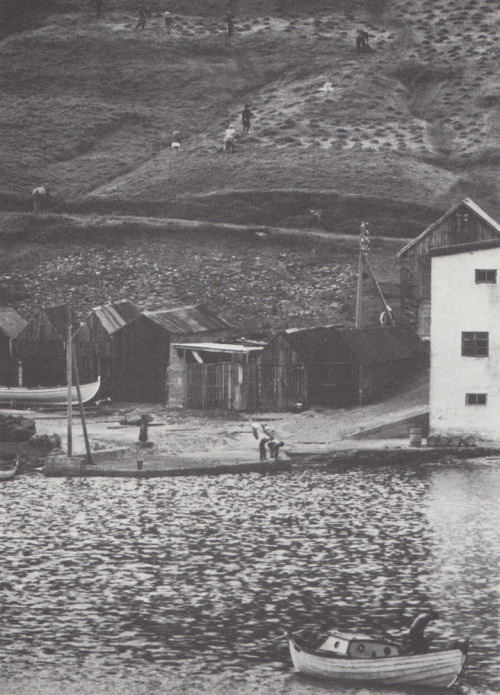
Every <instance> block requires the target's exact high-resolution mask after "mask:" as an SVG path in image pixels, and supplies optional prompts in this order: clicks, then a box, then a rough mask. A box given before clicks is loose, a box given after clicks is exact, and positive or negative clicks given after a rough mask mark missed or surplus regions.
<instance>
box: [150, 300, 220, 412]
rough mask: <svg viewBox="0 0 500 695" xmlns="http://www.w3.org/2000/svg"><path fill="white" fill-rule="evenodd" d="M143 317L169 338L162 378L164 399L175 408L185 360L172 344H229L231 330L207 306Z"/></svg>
mask: <svg viewBox="0 0 500 695" xmlns="http://www.w3.org/2000/svg"><path fill="white" fill-rule="evenodd" d="M143 316H144V317H145V318H146V319H148V320H150V321H151V322H153V323H155V324H156V325H157V326H159V327H160V328H161V329H162V330H163V331H165V334H166V335H167V336H168V338H166V339H167V341H168V344H167V350H168V352H167V355H168V374H167V376H166V378H165V397H166V398H168V404H169V405H170V406H174V407H182V406H183V405H184V400H185V393H184V361H183V359H181V358H179V355H178V352H177V351H176V350H172V351H170V344H171V343H180V342H183V343H188V342H190V343H200V342H209V341H220V342H221V341H230V340H231V339H232V337H233V333H234V329H233V327H232V326H231V325H230V324H229V323H228V322H227V321H226V320H225V319H224V318H223V317H222V316H220V315H219V314H217V313H215V312H214V311H213V310H212V309H211V308H210V307H209V306H208V305H206V304H196V305H188V306H181V307H176V308H173V309H158V310H156V311H145V312H144V314H143Z"/></svg>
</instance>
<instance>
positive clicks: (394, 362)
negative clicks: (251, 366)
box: [257, 326, 423, 410]
mask: <svg viewBox="0 0 500 695" xmlns="http://www.w3.org/2000/svg"><path fill="white" fill-rule="evenodd" d="M422 360H423V356H422V352H421V348H420V344H419V341H418V339H417V338H416V336H415V335H414V334H413V333H412V332H411V331H409V330H405V329H401V328H393V327H386V328H364V329H342V328H338V327H332V326H329V327H328V326H326V327H322V326H321V327H316V328H302V329H289V330H286V331H283V332H282V333H280V334H278V335H277V336H275V338H273V339H272V340H271V341H270V342H269V344H268V345H267V346H266V347H265V348H264V350H263V351H262V354H261V355H260V356H259V358H258V359H257V365H258V366H259V367H260V368H262V369H264V368H267V369H268V370H269V378H267V379H263V380H262V386H261V393H260V397H259V398H260V402H261V403H262V404H265V405H266V407H267V409H270V410H284V409H288V408H289V407H291V406H293V405H294V404H296V403H297V402H305V403H307V404H309V405H323V406H330V407H339V406H352V405H356V404H358V403H359V404H362V403H368V402H370V401H373V400H375V399H376V398H378V397H379V396H380V395H381V394H382V393H383V392H384V391H385V390H386V389H387V388H389V387H390V386H392V385H393V384H394V383H395V382H396V381H397V380H398V379H399V378H401V377H402V376H404V375H405V374H409V373H411V372H413V371H415V370H417V369H419V368H421V366H422ZM273 370H274V371H273ZM300 371H303V372H304V374H305V377H303V378H300Z"/></svg>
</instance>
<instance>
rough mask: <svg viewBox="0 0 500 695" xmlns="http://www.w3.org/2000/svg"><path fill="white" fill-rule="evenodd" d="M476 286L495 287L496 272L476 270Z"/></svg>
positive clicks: (494, 270)
mask: <svg viewBox="0 0 500 695" xmlns="http://www.w3.org/2000/svg"><path fill="white" fill-rule="evenodd" d="M475 276H476V285H482V284H488V285H496V282H497V271H496V268H476V273H475Z"/></svg>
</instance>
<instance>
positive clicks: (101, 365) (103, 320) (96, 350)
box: [74, 300, 140, 400]
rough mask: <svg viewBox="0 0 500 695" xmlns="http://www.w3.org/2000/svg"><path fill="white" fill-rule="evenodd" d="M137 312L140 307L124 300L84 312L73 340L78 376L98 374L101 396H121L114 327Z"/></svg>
mask: <svg viewBox="0 0 500 695" xmlns="http://www.w3.org/2000/svg"><path fill="white" fill-rule="evenodd" d="M139 315H140V309H138V307H136V306H135V305H134V304H132V303H131V302H129V301H127V300H122V301H119V302H113V303H110V304H104V305H102V306H98V307H94V308H93V309H92V310H91V311H90V312H89V314H88V315H87V316H86V318H85V320H84V322H83V324H82V326H81V327H80V328H79V330H78V332H77V334H76V336H75V341H74V350H75V355H76V356H77V361H78V367H79V372H80V380H81V381H82V383H85V382H90V381H94V380H95V378H96V377H97V376H98V375H100V377H101V388H100V390H99V395H100V397H107V396H109V397H111V398H112V399H113V400H122V399H121V398H120V393H121V390H120V387H118V382H121V380H122V377H121V370H122V367H121V354H118V353H117V349H116V347H117V345H118V342H117V341H115V340H114V336H115V335H116V333H117V331H119V330H120V329H121V328H123V327H124V326H126V325H127V324H129V323H130V322H131V321H133V320H134V319H135V318H137V317H138V316H139Z"/></svg>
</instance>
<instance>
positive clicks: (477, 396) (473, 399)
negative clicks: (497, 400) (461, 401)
mask: <svg viewBox="0 0 500 695" xmlns="http://www.w3.org/2000/svg"><path fill="white" fill-rule="evenodd" d="M465 405H488V394H487V393H466V394H465Z"/></svg>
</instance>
